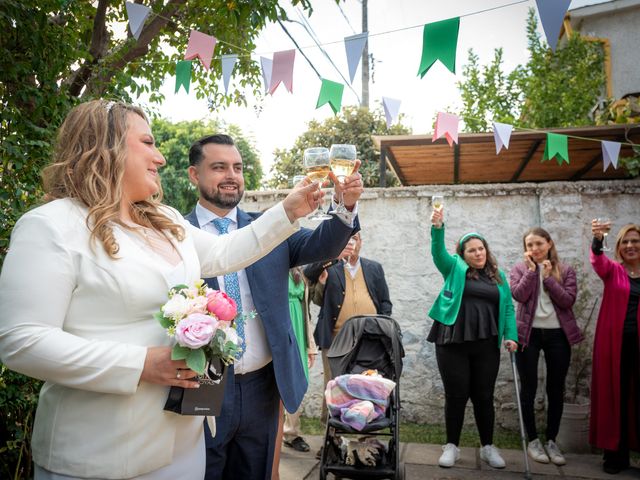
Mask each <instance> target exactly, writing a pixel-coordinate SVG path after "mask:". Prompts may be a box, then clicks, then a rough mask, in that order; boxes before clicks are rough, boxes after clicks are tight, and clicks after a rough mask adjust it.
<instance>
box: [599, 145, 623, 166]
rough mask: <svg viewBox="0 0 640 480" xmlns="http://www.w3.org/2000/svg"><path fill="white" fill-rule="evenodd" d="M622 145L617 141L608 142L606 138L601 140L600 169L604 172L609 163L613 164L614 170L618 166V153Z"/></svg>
mask: <svg viewBox="0 0 640 480" xmlns="http://www.w3.org/2000/svg"><path fill="white" fill-rule="evenodd" d="M621 146H622V144H621V143H619V142H608V141H606V140H603V141H602V164H603V168H602V171H603V172H606V171H607V168H609V165H613V168H614V170H615V169H617V168H618V155H620V147H621Z"/></svg>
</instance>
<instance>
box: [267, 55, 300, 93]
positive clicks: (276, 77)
mask: <svg viewBox="0 0 640 480" xmlns="http://www.w3.org/2000/svg"><path fill="white" fill-rule="evenodd" d="M295 58H296V51H295V50H283V51H281V52H275V53H274V54H273V64H272V65H271V85H270V87H269V93H270V94H271V95H273V92H275V91H276V88H278V85H280V82H282V83H284V86H285V88H286V89H287V90H289V93H293V62H294V60H295Z"/></svg>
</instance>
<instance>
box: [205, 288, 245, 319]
mask: <svg viewBox="0 0 640 480" xmlns="http://www.w3.org/2000/svg"><path fill="white" fill-rule="evenodd" d="M207 300H208V302H207V310H208V311H209V312H211V313H213V314H214V315H215V316H216V317H218V318H219V319H220V320H222V321H223V322H230V321H231V320H233V319H234V318H236V315H237V314H238V308H237V307H236V302H235V300H234V299H233V298H231V297H229V296H228V295H227V294H226V293H224V292H221V291H220V290H212V291H210V292H209V293H207Z"/></svg>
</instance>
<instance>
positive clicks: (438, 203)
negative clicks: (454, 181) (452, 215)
mask: <svg viewBox="0 0 640 480" xmlns="http://www.w3.org/2000/svg"><path fill="white" fill-rule="evenodd" d="M431 206H432V207H433V208H434V209H435V210H438V211H439V212H442V208H443V207H444V196H443V195H433V196H432V197H431ZM443 220H444V219H443Z"/></svg>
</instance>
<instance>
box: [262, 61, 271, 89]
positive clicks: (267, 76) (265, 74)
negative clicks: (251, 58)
mask: <svg viewBox="0 0 640 480" xmlns="http://www.w3.org/2000/svg"><path fill="white" fill-rule="evenodd" d="M260 66H261V67H262V79H263V80H264V91H265V93H267V92H268V91H269V89H270V88H271V69H272V68H273V60H271V59H270V58H267V57H260Z"/></svg>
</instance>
